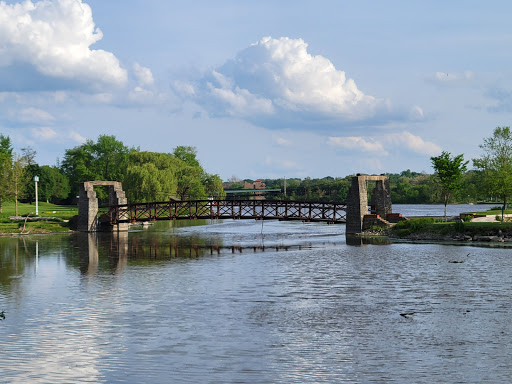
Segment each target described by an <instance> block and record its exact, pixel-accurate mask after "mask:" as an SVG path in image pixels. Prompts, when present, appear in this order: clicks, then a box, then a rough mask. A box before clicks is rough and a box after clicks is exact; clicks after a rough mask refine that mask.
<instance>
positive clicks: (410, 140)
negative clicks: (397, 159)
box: [385, 131, 442, 156]
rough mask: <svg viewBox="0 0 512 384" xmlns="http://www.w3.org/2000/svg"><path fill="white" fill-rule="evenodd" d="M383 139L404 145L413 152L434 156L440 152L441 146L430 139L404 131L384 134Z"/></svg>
mask: <svg viewBox="0 0 512 384" xmlns="http://www.w3.org/2000/svg"><path fill="white" fill-rule="evenodd" d="M385 140H386V141H387V142H388V143H390V144H393V145H396V146H398V147H405V148H407V149H409V150H410V151H412V152H414V153H418V154H421V155H428V156H434V155H438V154H440V153H441V152H442V151H441V147H440V146H439V145H437V144H434V143H432V142H430V141H425V140H423V139H422V138H421V137H419V136H415V135H413V134H412V133H410V132H407V131H404V132H401V133H394V134H390V135H387V136H385Z"/></svg>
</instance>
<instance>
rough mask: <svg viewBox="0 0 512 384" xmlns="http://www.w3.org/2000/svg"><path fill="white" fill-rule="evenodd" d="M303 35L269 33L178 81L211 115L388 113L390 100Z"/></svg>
mask: <svg viewBox="0 0 512 384" xmlns="http://www.w3.org/2000/svg"><path fill="white" fill-rule="evenodd" d="M307 48H308V45H307V44H306V43H305V42H304V41H303V40H302V39H290V38H288V37H282V38H280V39H273V38H271V37H265V38H263V39H261V40H260V41H259V42H257V43H255V44H252V45H251V46H249V47H248V48H246V49H244V50H242V51H241V52H239V53H238V54H237V55H236V57H235V58H234V59H233V60H230V61H228V62H226V63H225V64H224V65H223V66H221V67H219V68H216V69H215V70H212V71H209V72H208V73H207V74H206V75H205V76H203V78H202V79H201V81H199V82H198V83H197V84H195V86H192V85H189V86H188V87H184V86H183V84H180V83H178V84H175V89H176V90H177V91H178V92H179V91H180V90H181V94H182V95H183V96H189V97H193V96H195V100H196V101H197V102H198V103H199V104H201V105H203V106H204V107H205V108H206V109H207V110H208V111H209V112H210V113H211V114H212V115H216V116H226V115H227V116H235V117H246V118H252V119H256V120H261V119H267V120H268V119H271V120H272V121H283V120H286V119H288V121H305V122H310V123H314V124H317V125H320V124H321V123H322V121H323V122H324V123H326V122H329V121H337V122H339V121H349V122H351V121H353V122H355V121H361V120H365V119H370V118H375V116H376V115H377V114H378V113H380V112H384V113H387V112H388V105H387V102H386V101H384V100H378V99H376V98H375V97H373V96H370V95H366V94H364V93H363V92H362V91H361V90H359V88H358V87H357V86H356V83H355V82H354V80H352V79H350V78H348V77H347V76H346V74H345V72H344V71H341V70H338V69H336V68H335V66H334V65H333V64H332V63H331V62H330V61H329V60H328V59H327V58H325V57H323V56H320V55H317V56H313V55H311V54H310V53H308V51H307Z"/></svg>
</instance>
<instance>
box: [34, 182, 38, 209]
mask: <svg viewBox="0 0 512 384" xmlns="http://www.w3.org/2000/svg"><path fill="white" fill-rule="evenodd" d="M38 181H39V176H34V182H35V183H36V216H39V205H38V203H39V202H38V200H37V182H38Z"/></svg>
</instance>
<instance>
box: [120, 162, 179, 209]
mask: <svg viewBox="0 0 512 384" xmlns="http://www.w3.org/2000/svg"><path fill="white" fill-rule="evenodd" d="M128 163H129V166H128V168H127V171H126V177H125V179H124V181H123V187H124V189H125V191H126V197H127V198H128V200H129V201H130V202H138V203H143V202H149V201H166V200H169V199H170V198H172V197H174V196H175V195H176V188H177V180H176V169H177V168H178V167H179V166H180V164H181V163H182V162H181V161H180V160H178V159H176V158H175V157H174V156H173V155H171V154H168V153H156V152H133V153H131V154H130V155H129V157H128Z"/></svg>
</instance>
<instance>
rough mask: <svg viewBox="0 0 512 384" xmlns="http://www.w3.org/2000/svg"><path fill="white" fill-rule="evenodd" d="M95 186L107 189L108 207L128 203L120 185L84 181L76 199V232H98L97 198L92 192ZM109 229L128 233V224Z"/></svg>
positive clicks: (110, 182)
mask: <svg viewBox="0 0 512 384" xmlns="http://www.w3.org/2000/svg"><path fill="white" fill-rule="evenodd" d="M97 185H101V186H107V187H109V191H108V200H109V205H121V204H127V203H128V200H127V199H126V195H125V193H124V191H123V187H122V184H121V183H120V182H118V181H86V182H84V183H82V184H81V185H80V194H79V197H78V230H79V231H81V232H97V231H99V230H100V226H99V223H98V198H97V197H96V192H95V191H94V187H95V186H97ZM109 229H110V230H112V231H118V232H120V231H121V232H122V231H128V223H121V224H116V225H113V226H112V227H111V228H109Z"/></svg>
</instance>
